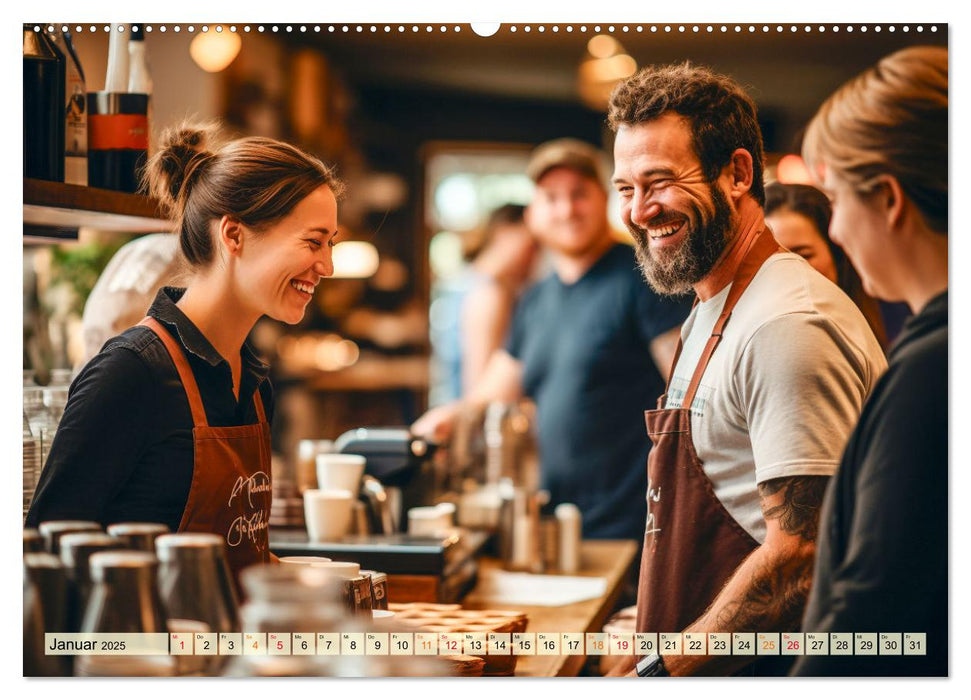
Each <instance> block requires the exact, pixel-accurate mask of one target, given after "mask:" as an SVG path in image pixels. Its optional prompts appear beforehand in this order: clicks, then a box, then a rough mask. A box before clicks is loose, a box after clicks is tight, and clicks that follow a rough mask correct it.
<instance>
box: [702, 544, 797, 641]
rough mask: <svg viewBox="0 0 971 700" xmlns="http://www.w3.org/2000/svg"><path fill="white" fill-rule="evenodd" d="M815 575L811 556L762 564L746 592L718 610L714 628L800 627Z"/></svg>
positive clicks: (756, 570)
mask: <svg viewBox="0 0 971 700" xmlns="http://www.w3.org/2000/svg"><path fill="white" fill-rule="evenodd" d="M812 576H813V559H812V557H796V558H790V559H787V560H785V561H768V562H764V563H760V565H759V566H757V567H755V568H754V570H753V571H752V572H751V574H750V581H749V586H748V587H747V589H746V590H745V592H744V594H743V595H742V596H741V597H739V598H736V599H733V600H731V601H729V602H728V603H727V604H726V605H724V606H723V607H722V608H721V609H720V610H718V612H717V615H716V617H715V627H716V628H717V629H720V630H732V631H735V632H755V631H764V630H786V629H798V628H799V624H800V622H801V620H802V613H803V608H804V606H805V605H806V600H807V599H808V597H809V588H810V586H811V585H812Z"/></svg>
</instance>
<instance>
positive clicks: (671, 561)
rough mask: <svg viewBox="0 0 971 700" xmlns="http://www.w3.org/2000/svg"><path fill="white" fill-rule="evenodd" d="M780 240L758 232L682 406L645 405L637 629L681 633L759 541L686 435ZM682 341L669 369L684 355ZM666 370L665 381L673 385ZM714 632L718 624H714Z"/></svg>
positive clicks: (764, 230) (660, 403)
mask: <svg viewBox="0 0 971 700" xmlns="http://www.w3.org/2000/svg"><path fill="white" fill-rule="evenodd" d="M780 250H781V249H780V248H779V244H778V243H776V241H775V239H773V237H772V234H771V232H770V231H768V230H767V229H764V228H763V230H762V231H761V232H760V233H759V235H758V237H757V238H756V239H755V241H754V242H753V243H752V245H751V247H750V248H749V250H748V252H747V253H746V255H745V257H744V259H743V261H742V264H741V265H740V266H739V268H738V270H737V272H736V273H735V277H734V279H733V280H732V286H731V290H730V291H729V293H728V297H727V298H726V299H725V306H724V308H723V310H722V312H721V315H720V316H719V317H718V320H717V321H716V322H715V326H714V328H713V329H712V333H711V337H710V338H709V339H708V343H707V344H706V345H705V349H704V351H703V352H702V354H701V358H700V359H699V361H698V365H697V367H695V371H694V374H693V375H692V377H691V382H690V384H689V385H688V390H687V393H686V394H685V396H684V401H683V402H682V404H681V405H682V408H669V409H665V408H663V406H664V404H665V401H666V399H667V390H666V391H665V394H664V396H662V397H661V398H660V399H658V409H657V410H654V411H645V412H644V418H645V421H646V422H647V434H648V435H649V436H650V438H651V442H653V443H654V445H653V447H652V448H651V452H650V456H649V457H648V462H647V483H648V487H647V490H648V494H647V524H646V527H645V533H644V551H643V554H642V559H641V571H640V580H639V583H638V591H637V631H638V632H680V631H682V630H683V629H685V628H686V627H687V626H688V625H689V624H691V623H692V622H694V621H695V620H697V619H698V618H699V617H700V616H701V614H702V613H703V612H704V611H705V610H706V609H707V608H708V606H709V605H710V604H711V603H712V601H714V599H715V598H716V596H717V595H718V593H719V592H720V591H721V589H722V587H723V586H724V585H725V583H726V582H727V581H728V579H729V578H730V577H731V575H732V574H733V573H734V572H735V570H736V569H737V568H738V566H739V565H740V564H741V563H742V561H743V560H744V559H745V558H746V557H747V556H748V555H749V554H751V552H752V551H753V550H754V549H755V548H756V547H757V546H758V543H757V542H756V541H755V540H754V539H753V538H752V536H751V535H749V533H748V532H747V531H746V530H745V529H744V528H742V526H741V525H739V524H738V522H737V521H736V520H735V519H734V518H733V517H732V516H731V515H730V514H729V513H728V511H727V510H725V506H723V505H722V503H721V501H719V500H718V498H717V497H716V496H715V490H714V486H713V485H712V483H711V481H710V480H709V479H708V477H707V475H706V474H705V471H704V469H703V467H702V464H701V460H699V459H698V455H697V453H696V452H695V448H694V444H693V443H692V440H691V403H692V401H694V398H695V394H696V392H697V391H698V386H699V384H700V383H701V377H702V375H704V373H705V369H706V368H707V367H708V362H709V360H711V356H712V354H713V353H714V352H715V348H716V347H717V346H718V343H719V341H720V340H721V337H722V332H723V331H724V329H725V324H727V323H728V319H729V318H730V317H731V314H732V310H733V309H734V308H735V304H736V303H737V302H738V300H739V298H740V297H741V296H742V294H743V293H744V292H745V289H746V288H747V287H748V285H749V283H750V282H751V281H752V278H753V277H755V273H757V272H758V270H759V268H760V267H761V266H762V263H764V262H765V261H766V260H767V259H768V258H769V257H770V256H771V255H772V254H773V253H776V252H779V251H780ZM681 349H682V347H681V343H680V342H679V343H678V350H677V353H676V354H675V357H674V362H673V363H672V365H671V375H673V374H674V368H675V367H677V364H678V358H679V357H680V356H681ZM670 381H671V379H670V377H669V378H668V388H669V389H670ZM711 631H716V630H711Z"/></svg>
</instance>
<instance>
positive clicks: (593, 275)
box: [413, 139, 689, 540]
mask: <svg viewBox="0 0 971 700" xmlns="http://www.w3.org/2000/svg"><path fill="white" fill-rule="evenodd" d="M527 174H528V175H529V177H530V178H531V179H532V180H533V181H534V182H535V183H536V189H535V193H534V196H533V199H532V202H531V203H530V205H529V207H528V208H527V210H526V222H527V224H528V226H529V227H530V229H531V230H532V231H533V233H534V234H535V235H536V237H537V238H538V239H539V241H540V242H541V243H542V244H543V246H544V247H545V248H546V250H547V251H548V253H549V256H550V259H551V262H552V267H553V272H552V274H550V275H549V276H548V277H547V278H546V279H544V280H543V281H541V282H539V283H538V284H536V285H535V286H534V287H533V288H531V289H530V290H528V291H527V292H526V293H525V294H524V295H523V297H522V299H521V300H520V301H519V303H518V305H517V308H516V312H515V315H514V317H513V321H512V328H511V331H510V334H509V337H508V339H507V342H506V345H505V348H504V349H502V350H498V351H496V353H495V354H494V355H493V357H492V358H491V359H490V361H489V363H488V366H487V368H486V371H485V374H484V376H483V378H482V380H481V381H480V382H479V384H478V385H477V386H476V387H475V388H474V389H473V390H472V391H471V393H470V394H469V395H467V396H465V397H464V398H463V402H465V403H466V404H473V405H478V406H484V405H485V404H487V403H489V402H491V401H506V402H509V401H514V400H516V399H518V398H520V397H522V396H526V397H529V398H531V399H533V400H534V401H535V402H536V408H537V422H538V431H537V432H538V442H539V450H540V462H541V475H540V476H541V485H542V488H544V489H546V490H548V491H549V492H550V496H551V501H552V503H553V504H558V503H575V504H576V505H577V506H578V507H579V508H580V511H581V514H582V517H583V535H584V537H588V538H612V539H616V538H622V539H637V540H640V538H641V537H642V534H643V531H644V519H645V517H646V504H645V502H644V495H643V494H644V492H645V488H646V483H647V482H646V474H645V464H646V459H647V453H648V450H649V449H650V443H649V440H647V436H646V435H645V434H644V422H643V411H644V409H645V408H648V407H650V406H652V405H653V404H654V402H655V400H656V398H657V396H658V395H659V394H660V393H661V391H662V390H663V381H662V379H661V376H662V373H665V372H667V369H668V367H669V366H670V362H671V359H672V358H673V355H674V349H675V347H676V344H677V339H678V328H679V326H680V324H681V322H682V321H683V320H684V318H685V317H686V315H687V313H688V310H689V303H688V301H687V299H686V298H683V299H672V298H666V297H662V296H660V295H658V294H656V293H655V292H653V291H652V290H651V289H649V288H648V287H647V285H645V284H644V282H643V280H642V279H641V277H640V274H639V272H638V270H637V262H636V260H635V258H634V252H633V250H632V249H631V248H630V247H629V246H627V245H624V244H622V243H619V242H618V241H617V239H615V238H614V236H613V234H612V233H611V230H610V226H609V225H608V222H607V191H606V177H605V174H604V169H603V165H602V159H601V155H600V153H599V152H598V151H597V150H596V149H595V148H593V147H592V146H590V145H589V144H586V143H584V142H582V141H577V140H574V139H559V140H556V141H551V142H548V143H546V144H543V145H541V146H539V147H538V148H537V149H536V150H535V151H534V152H533V155H532V157H531V159H530V162H529V165H528V167H527ZM460 407H461V404H450V405H448V406H442V407H438V408H435V409H432V410H431V411H429V412H428V413H426V414H425V416H423V417H422V418H421V419H419V420H418V422H417V423H416V424H415V425H414V426H413V430H414V432H416V433H418V434H424V435H433V436H435V437H438V438H440V439H441V438H444V437H445V436H447V434H448V433H449V432H450V428H451V424H452V421H453V419H454V417H455V415H456V414H457V412H458V411H459V410H460Z"/></svg>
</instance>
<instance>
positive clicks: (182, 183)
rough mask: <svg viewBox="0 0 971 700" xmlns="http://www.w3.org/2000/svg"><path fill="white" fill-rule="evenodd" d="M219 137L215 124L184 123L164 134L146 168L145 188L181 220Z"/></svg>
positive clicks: (171, 213)
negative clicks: (191, 189) (188, 198)
mask: <svg viewBox="0 0 971 700" xmlns="http://www.w3.org/2000/svg"><path fill="white" fill-rule="evenodd" d="M217 135H218V127H217V126H216V125H213V124H194V123H185V124H181V125H179V126H176V127H172V128H170V129H167V130H166V131H165V132H163V134H162V137H161V139H160V142H159V148H158V150H157V151H156V153H155V154H154V155H153V156H152V157H151V158H149V160H148V163H147V164H146V166H145V172H144V175H143V182H142V187H143V189H144V190H145V191H146V192H147V193H148V194H149V195H151V196H152V197H155V198H156V199H157V200H159V201H160V202H161V203H162V206H163V207H164V208H165V209H166V210H167V211H168V214H169V216H170V217H173V218H178V215H179V213H180V210H181V208H182V205H183V203H184V201H185V197H186V195H188V192H189V189H190V188H191V186H192V183H193V181H194V179H195V178H196V177H197V176H199V175H200V174H201V170H202V166H204V164H205V163H207V162H208V161H209V160H210V158H211V157H212V156H213V155H214V152H213V150H211V149H212V145H213V143H214V142H215V140H216V138H217Z"/></svg>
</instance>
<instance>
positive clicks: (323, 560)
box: [280, 557, 331, 566]
mask: <svg viewBox="0 0 971 700" xmlns="http://www.w3.org/2000/svg"><path fill="white" fill-rule="evenodd" d="M330 561H331V560H330V559H328V558H327V557H280V563H281V564H285V565H288V566H317V565H319V564H328V563H330Z"/></svg>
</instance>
